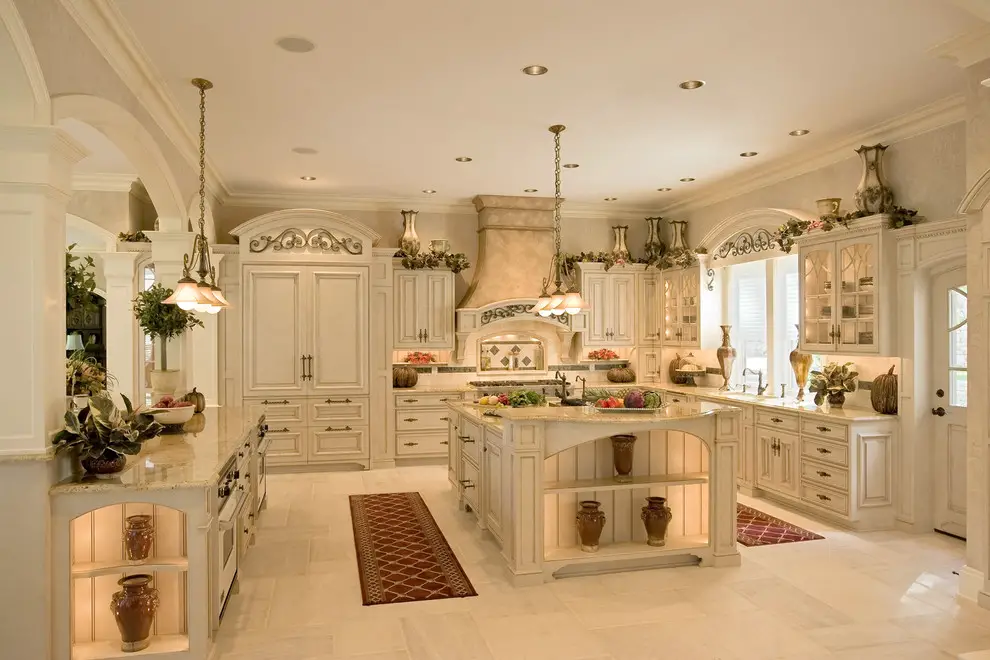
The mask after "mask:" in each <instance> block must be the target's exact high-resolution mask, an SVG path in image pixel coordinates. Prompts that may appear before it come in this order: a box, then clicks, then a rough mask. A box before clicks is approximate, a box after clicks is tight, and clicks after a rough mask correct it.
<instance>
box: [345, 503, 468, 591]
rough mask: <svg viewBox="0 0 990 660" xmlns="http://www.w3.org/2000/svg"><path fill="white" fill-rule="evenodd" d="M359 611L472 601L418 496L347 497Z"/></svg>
mask: <svg viewBox="0 0 990 660" xmlns="http://www.w3.org/2000/svg"><path fill="white" fill-rule="evenodd" d="M350 504H351V523H352V525H353V527H354V546H355V548H356V549H357V561H358V572H359V573H360V576H361V594H362V596H363V599H364V604H365V605H380V604H382V603H404V602H411V601H417V600H435V599H438V598H464V597H465V596H477V595H478V593H477V592H476V591H475V590H474V587H473V586H472V585H471V581H470V580H468V578H467V576H466V575H465V574H464V571H463V569H461V565H460V563H459V562H458V561H457V558H456V557H455V556H454V553H453V551H452V550H451V549H450V546H449V545H448V544H447V540H446V539H445V538H444V537H443V534H442V533H441V532H440V528H439V527H437V523H436V521H435V520H434V519H433V516H432V515H431V514H430V510H429V509H428V508H427V506H426V504H425V503H424V502H423V498H422V497H420V495H419V493H381V494H376V495H351V496H350Z"/></svg>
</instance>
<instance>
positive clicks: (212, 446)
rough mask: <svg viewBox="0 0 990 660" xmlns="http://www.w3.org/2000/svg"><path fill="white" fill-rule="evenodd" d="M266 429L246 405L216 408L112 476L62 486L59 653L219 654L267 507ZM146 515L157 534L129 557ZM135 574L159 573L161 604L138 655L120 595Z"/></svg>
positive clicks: (55, 531) (56, 518) (57, 516)
mask: <svg viewBox="0 0 990 660" xmlns="http://www.w3.org/2000/svg"><path fill="white" fill-rule="evenodd" d="M264 424H265V422H264V419H263V418H262V419H257V418H255V419H251V418H250V417H248V416H247V414H246V411H244V410H241V409H239V408H209V409H207V410H206V411H205V412H204V413H201V414H197V415H195V416H194V417H193V419H192V420H190V421H189V422H187V423H186V424H185V426H184V427H183V430H182V432H180V433H171V434H163V435H160V436H159V437H157V438H154V439H153V440H151V441H149V442H147V443H145V444H144V446H143V447H142V449H141V452H140V453H139V454H138V455H137V456H130V457H128V461H127V465H126V467H125V468H124V470H123V472H121V473H119V474H116V475H112V478H109V479H100V478H95V477H92V476H88V475H84V474H73V475H72V476H69V477H67V478H65V479H63V480H61V481H59V482H58V483H56V484H55V485H54V486H53V487H52V488H51V491H50V498H51V506H52V574H53V585H52V586H53V603H52V606H53V613H54V636H53V644H52V648H53V657H54V658H56V660H102V659H106V658H119V657H125V656H128V655H135V656H141V657H144V656H149V657H154V658H169V657H175V658H187V659H190V660H206V658H207V657H209V651H210V647H211V639H212V638H213V635H214V631H215V630H216V629H217V628H218V626H219V622H220V615H221V612H222V609H223V605H224V603H225V601H226V598H227V596H228V595H229V593H230V592H231V588H232V585H233V583H234V580H235V574H236V569H237V563H238V560H239V559H240V558H242V557H243V555H244V553H245V552H246V551H247V548H248V546H249V545H250V543H251V540H252V538H253V534H254V529H255V523H256V521H257V516H258V514H259V512H260V510H261V509H262V508H263V506H264V503H265V502H264V498H265V493H266V488H265V452H266V451H267V443H268V441H267V440H266V439H265V426H264ZM135 516H146V517H147V520H148V521H149V522H150V525H151V526H152V527H153V529H154V541H153V544H152V546H151V550H150V552H149V553H148V555H147V557H146V558H145V559H140V560H135V559H128V557H127V555H126V553H125V545H126V544H125V529H126V527H127V523H128V518H130V519H131V520H132V521H134V520H135ZM135 574H150V575H152V576H153V578H154V580H153V583H152V586H154V587H155V588H156V589H158V592H159V606H158V611H157V613H156V615H155V620H154V624H153V628H152V638H151V641H150V645H149V646H148V647H147V648H146V649H144V650H142V651H139V652H137V653H126V652H124V651H122V650H121V639H120V633H119V631H118V630H117V625H116V622H115V621H114V617H113V615H112V614H111V612H110V598H111V596H112V594H113V593H114V592H115V591H117V590H119V589H120V587H118V586H117V580H119V579H120V578H121V577H123V576H126V575H135Z"/></svg>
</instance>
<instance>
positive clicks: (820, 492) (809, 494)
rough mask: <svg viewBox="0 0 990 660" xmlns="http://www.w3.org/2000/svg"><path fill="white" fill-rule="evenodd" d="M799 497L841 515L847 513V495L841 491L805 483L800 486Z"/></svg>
mask: <svg viewBox="0 0 990 660" xmlns="http://www.w3.org/2000/svg"><path fill="white" fill-rule="evenodd" d="M801 499H803V500H805V501H806V502H810V503H811V504H814V505H816V506H820V507H822V508H823V509H828V510H829V511H834V512H835V513H839V514H841V515H843V516H847V515H849V497H848V496H846V495H843V494H842V493H836V492H835V491H832V490H828V489H827V488H818V487H817V486H811V485H807V484H805V485H802V486H801Z"/></svg>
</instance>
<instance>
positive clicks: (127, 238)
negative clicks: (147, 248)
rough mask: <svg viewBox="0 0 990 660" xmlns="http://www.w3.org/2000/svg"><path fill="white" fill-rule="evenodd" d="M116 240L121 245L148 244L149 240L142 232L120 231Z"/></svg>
mask: <svg viewBox="0 0 990 660" xmlns="http://www.w3.org/2000/svg"><path fill="white" fill-rule="evenodd" d="M117 240H118V241H121V242H123V243H150V242H151V239H150V238H148V237H147V235H146V234H145V233H144V232H143V231H122V232H120V233H119V234H117Z"/></svg>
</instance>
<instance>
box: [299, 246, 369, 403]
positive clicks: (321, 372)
mask: <svg viewBox="0 0 990 660" xmlns="http://www.w3.org/2000/svg"><path fill="white" fill-rule="evenodd" d="M310 309H311V312H310V313H311V316H312V321H311V322H310V324H309V329H310V332H311V335H310V337H309V345H310V347H311V348H310V349H309V352H310V354H312V355H313V360H312V361H311V364H310V366H309V369H310V376H311V378H310V379H309V388H310V391H311V392H312V393H313V394H319V395H323V394H367V392H368V371H369V368H370V354H369V352H368V343H369V328H368V269H367V268H366V267H364V266H352V267H339V268H333V269H329V268H328V269H314V270H313V273H312V284H311V294H310Z"/></svg>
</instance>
